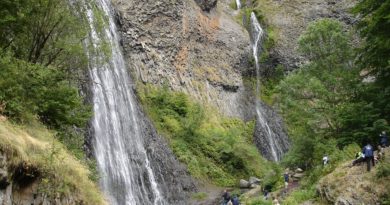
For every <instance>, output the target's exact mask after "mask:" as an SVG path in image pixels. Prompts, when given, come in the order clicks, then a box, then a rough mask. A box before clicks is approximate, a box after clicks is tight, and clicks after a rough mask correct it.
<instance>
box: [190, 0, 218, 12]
mask: <svg viewBox="0 0 390 205" xmlns="http://www.w3.org/2000/svg"><path fill="white" fill-rule="evenodd" d="M195 2H196V3H197V4H198V5H199V7H200V8H201V9H202V10H203V11H208V12H209V11H210V10H211V9H213V8H215V7H216V6H217V2H218V0H195Z"/></svg>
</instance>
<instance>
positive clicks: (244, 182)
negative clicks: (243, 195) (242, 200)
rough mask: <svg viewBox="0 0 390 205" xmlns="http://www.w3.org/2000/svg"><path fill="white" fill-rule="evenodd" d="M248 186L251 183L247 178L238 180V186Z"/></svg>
mask: <svg viewBox="0 0 390 205" xmlns="http://www.w3.org/2000/svg"><path fill="white" fill-rule="evenodd" d="M250 187H251V184H250V183H249V182H248V181H247V180H245V179H241V180H240V188H242V189H246V188H250Z"/></svg>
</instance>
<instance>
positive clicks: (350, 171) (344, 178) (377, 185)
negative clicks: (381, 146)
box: [317, 148, 390, 205]
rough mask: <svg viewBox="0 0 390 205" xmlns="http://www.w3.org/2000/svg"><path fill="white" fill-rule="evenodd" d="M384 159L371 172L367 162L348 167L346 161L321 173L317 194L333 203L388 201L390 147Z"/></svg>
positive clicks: (344, 204)
mask: <svg viewBox="0 0 390 205" xmlns="http://www.w3.org/2000/svg"><path fill="white" fill-rule="evenodd" d="M385 153H386V154H385V159H384V161H382V162H379V163H378V164H377V165H376V166H375V168H372V170H371V172H367V166H366V163H361V164H360V165H358V166H353V167H349V165H350V164H351V161H352V160H351V161H350V162H346V163H343V164H341V165H340V166H339V167H337V168H336V169H335V170H334V171H333V172H332V173H330V174H328V175H327V176H325V177H323V178H322V179H321V180H320V181H319V184H318V186H317V191H318V192H319V194H320V196H321V197H322V198H323V199H325V200H327V201H328V202H331V203H334V204H343V205H353V204H389V203H390V200H389V199H390V191H389V189H388V188H389V184H390V148H387V149H386V151H385Z"/></svg>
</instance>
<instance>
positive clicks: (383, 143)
mask: <svg viewBox="0 0 390 205" xmlns="http://www.w3.org/2000/svg"><path fill="white" fill-rule="evenodd" d="M379 137H380V143H379V144H380V145H381V146H382V147H387V146H389V137H387V134H386V132H385V131H382V133H381V134H380V135H379Z"/></svg>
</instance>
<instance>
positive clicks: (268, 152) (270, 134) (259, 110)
mask: <svg viewBox="0 0 390 205" xmlns="http://www.w3.org/2000/svg"><path fill="white" fill-rule="evenodd" d="M250 22H251V32H252V33H251V35H252V50H253V57H254V59H255V63H256V76H257V78H256V95H259V94H260V86H261V82H260V80H261V71H260V63H259V55H260V51H261V44H262V42H263V39H264V36H265V32H264V30H263V29H262V28H261V26H260V23H259V21H258V20H257V17H256V15H255V13H253V12H252V13H251V18H250ZM264 106H265V105H263V104H262V103H261V101H260V100H259V96H256V115H257V123H258V125H259V127H260V129H261V132H263V134H262V136H261V138H262V139H261V140H260V141H261V143H260V144H261V145H260V146H261V149H262V152H263V154H264V155H265V156H266V157H267V158H268V159H270V160H273V161H279V160H280V159H281V157H282V155H283V154H284V153H285V152H286V151H287V149H288V140H287V136H286V135H285V134H284V132H283V129H282V128H277V131H278V132H280V133H278V134H277V133H275V131H274V130H273V129H272V128H271V126H270V125H269V123H268V121H267V118H266V117H265V116H264V114H265V112H266V111H265V109H264V108H263V107H264Z"/></svg>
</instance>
